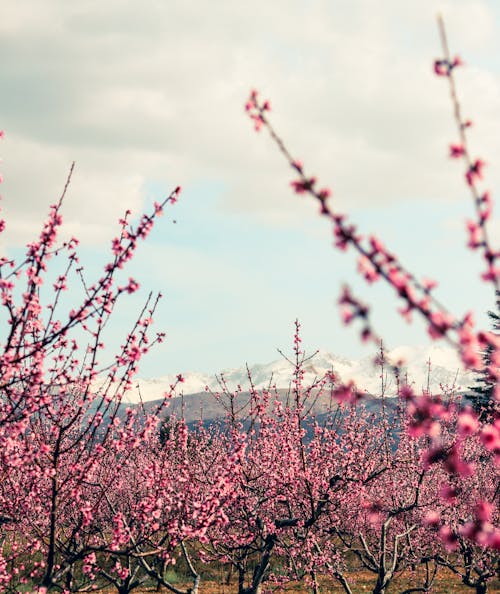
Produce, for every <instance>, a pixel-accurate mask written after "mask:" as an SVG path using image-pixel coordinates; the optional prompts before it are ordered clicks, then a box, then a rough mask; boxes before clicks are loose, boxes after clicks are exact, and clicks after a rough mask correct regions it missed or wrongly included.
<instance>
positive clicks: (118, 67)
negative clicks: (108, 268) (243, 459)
mask: <svg viewBox="0 0 500 594" xmlns="http://www.w3.org/2000/svg"><path fill="white" fill-rule="evenodd" d="M438 10H441V11H442V13H443V15H444V17H445V20H446V23H447V27H448V34H449V38H450V44H451V47H452V51H453V52H454V53H455V52H456V53H460V54H461V55H462V57H463V58H464V60H465V61H466V63H467V67H466V68H464V69H463V70H462V71H461V72H460V73H459V76H458V82H459V87H460V94H461V97H462V102H463V106H464V111H465V113H466V115H467V116H468V117H470V118H471V119H472V120H474V123H475V126H474V129H473V131H472V134H471V142H472V147H473V150H474V151H476V153H477V155H478V156H481V157H483V158H484V159H485V160H486V161H487V163H488V165H489V166H488V169H487V172H486V176H487V181H486V183H487V187H489V188H490V189H491V190H492V191H493V195H495V190H496V189H497V188H498V186H499V182H500V173H499V168H498V167H497V163H496V159H497V158H498V155H499V154H500V146H499V145H500V114H499V105H500V51H499V41H498V39H499V38H500V10H499V8H498V3H497V2H496V1H495V0H491V1H489V2H488V1H481V0H453V1H452V0H450V1H449V2H437V1H434V0H418V1H417V0H408V1H405V2H401V1H400V0H378V1H371V0H325V1H316V0H308V1H305V0H303V1H300V0H286V1H285V0H275V1H272V2H270V1H269V0H268V1H262V0H254V1H253V2H240V1H239V0H227V1H224V0H212V1H211V2H209V3H207V2H200V1H198V2H195V1H190V0H182V1H181V0H179V1H168V0H143V1H142V2H131V1H118V0H107V1H106V2H102V1H98V0H95V1H94V0H83V1H80V2H71V1H68V0H19V1H18V2H16V3H13V2H12V3H8V6H6V7H4V10H3V11H2V18H1V19H0V66H1V67H0V89H1V106H0V116H1V122H0V128H3V129H4V130H5V139H4V140H3V142H2V145H1V150H2V156H3V163H2V173H3V176H4V178H5V181H4V183H3V188H2V195H3V207H4V211H5V213H6V217H7V219H8V223H9V228H8V231H7V233H6V234H5V236H4V237H3V239H2V249H3V250H7V251H9V252H10V253H13V254H15V253H18V250H19V249H20V248H21V247H22V246H23V245H24V244H25V243H26V242H27V241H29V240H30V239H32V238H33V236H34V234H35V233H36V231H37V230H38V229H39V227H40V224H41V221H42V220H43V218H44V216H45V214H46V212H47V209H48V205H49V204H50V203H52V202H53V201H54V200H55V198H56V197H57V196H58V195H59V193H60V191H61V188H62V186H63V184H64V180H65V177H66V174H67V171H68V169H69V166H70V164H71V162H72V161H76V171H75V176H74V179H73V182H72V185H71V189H70V192H69V194H68V197H67V200H66V203H65V207H64V217H65V221H66V225H67V229H68V232H69V233H71V234H75V235H77V236H78V237H79V238H80V239H81V240H82V242H83V251H82V258H83V260H84V262H86V265H87V268H88V271H89V274H90V275H91V274H92V273H94V274H98V270H99V264H100V263H102V262H104V261H105V260H106V258H107V254H108V251H109V245H110V239H111V238H112V237H113V236H114V235H115V234H116V226H115V222H116V220H117V219H118V218H119V216H120V215H121V214H122V213H123V211H124V210H125V209H127V208H131V209H132V210H133V211H134V212H135V213H140V212H141V211H142V209H144V208H148V206H150V205H151V204H152V202H153V201H154V200H158V199H161V198H162V197H163V196H164V195H165V194H168V193H169V192H170V190H171V189H173V188H174V187H175V186H176V185H181V186H182V187H183V193H182V195H181V199H180V201H179V203H178V204H177V205H175V207H173V208H172V209H171V211H169V213H167V214H166V216H164V217H163V218H162V219H160V220H159V221H158V226H157V228H156V230H155V232H154V234H153V236H152V237H151V240H150V241H148V243H147V244H146V245H144V246H142V248H141V250H140V252H139V253H138V256H137V259H136V261H135V263H134V266H133V268H132V269H131V271H130V274H132V275H134V276H135V277H136V278H137V279H138V280H139V281H140V282H141V294H140V295H139V296H138V297H137V298H134V299H131V300H129V302H128V303H127V306H126V307H124V308H122V309H121V310H120V311H119V312H118V316H117V317H118V325H117V327H116V330H115V332H114V334H113V336H112V337H110V344H112V343H113V341H117V340H119V338H118V336H119V334H118V332H119V331H120V330H123V328H124V327H125V325H126V322H127V320H131V319H132V318H133V315H134V312H135V311H136V310H137V308H138V307H139V305H140V300H141V299H143V298H144V297H145V295H146V294H147V291H148V290H149V289H152V290H160V291H162V292H163V293H164V295H165V299H164V300H163V302H162V305H161V308H160V312H159V314H158V316H157V319H156V323H157V327H158V329H164V330H165V331H166V332H167V336H168V339H167V342H166V343H165V345H164V346H162V347H161V348H159V349H158V350H157V351H156V352H155V353H152V354H151V355H150V357H149V358H148V360H147V361H145V362H144V364H143V366H142V370H141V375H144V376H155V375H156V376H158V375H162V374H163V373H167V372H168V373H173V372H180V371H186V370H190V369H196V370H204V371H211V372H215V371H219V370H220V369H222V368H225V367H235V366H240V365H241V364H243V363H245V362H248V363H250V364H252V363H256V362H266V361H269V360H271V359H273V358H275V357H276V347H280V348H283V349H287V348H288V347H289V345H290V344H291V334H292V325H293V321H294V319H295V318H296V317H298V318H299V319H300V320H301V321H302V323H303V326H304V330H303V334H304V342H305V344H306V346H308V347H309V348H310V349H311V350H314V349H315V348H322V349H325V350H328V351H330V352H333V353H336V354H339V355H346V356H363V355H366V354H368V353H369V352H370V351H369V350H367V349H366V347H363V346H362V345H360V344H359V341H358V339H357V335H356V333H355V332H354V331H353V330H352V329H345V328H343V327H342V326H341V324H340V322H339V313H338V308H337V306H336V300H337V298H338V294H339V286H340V284H341V283H342V282H349V283H351V284H353V285H354V287H355V288H356V290H357V292H358V293H361V294H362V296H363V297H364V298H365V300H366V301H367V302H369V303H371V304H372V305H373V306H374V322H375V326H376V328H377V329H378V330H379V332H381V333H384V335H385V336H386V341H387V343H388V344H389V345H390V346H397V345H401V344H424V343H425V342H426V341H427V338H426V334H425V331H424V330H423V329H422V328H421V326H420V325H419V324H415V325H414V327H408V326H407V325H406V324H405V323H404V322H403V321H400V320H399V319H398V317H397V315H395V314H394V310H395V309H396V307H397V306H398V304H397V303H396V302H395V301H394V300H393V299H391V298H390V292H389V291H388V290H386V289H384V288H383V287H378V286H377V287H375V288H371V287H370V288H366V287H365V285H364V284H363V282H362V281H360V280H359V279H357V277H356V274H355V261H354V258H353V257H352V256H350V255H347V256H346V255H344V254H340V253H338V252H335V251H334V250H333V248H332V247H331V244H332V239H331V230H330V229H329V227H328V225H327V224H326V223H325V222H324V221H321V220H320V219H319V217H318V216H317V208H316V205H315V204H313V203H311V202H310V201H308V200H307V198H302V197H298V196H296V195H294V194H293V193H291V191H290V188H289V182H290V179H291V178H292V174H291V172H290V171H289V170H288V169H287V166H286V163H285V162H284V161H283V160H282V158H281V156H280V155H279V153H278V152H277V150H276V148H275V147H274V146H273V145H272V143H271V141H270V140H269V138H268V137H267V136H266V134H262V133H261V134H259V135H257V134H256V133H255V132H253V130H252V127H251V124H250V122H249V121H248V120H247V118H246V116H245V114H244V110H243V105H244V102H245V100H246V97H247V95H248V91H249V89H250V88H253V87H255V88H258V89H259V90H261V92H262V94H263V95H264V96H265V97H268V98H269V99H270V100H271V102H272V105H273V114H272V117H273V122H274V124H275V126H276V128H277V129H278V130H279V132H280V133H281V134H282V136H283V137H284V138H285V139H286V141H287V144H288V146H289V147H290V149H291V151H292V153H293V154H295V155H296V156H297V157H298V158H301V159H302V160H303V161H304V162H305V164H306V168H307V170H308V171H309V172H310V173H313V174H316V175H317V176H318V177H319V179H320V180H321V181H322V183H323V184H324V185H330V186H331V187H332V189H333V191H334V199H335V201H336V204H337V207H338V209H339V210H343V211H346V212H348V213H350V215H351V217H352V219H353V220H354V221H356V222H358V223H359V226H360V229H361V230H362V231H364V232H367V233H371V232H376V233H378V234H379V235H381V236H383V237H384V239H385V242H386V244H387V246H388V247H389V248H390V249H391V250H393V251H396V252H397V253H399V254H400V255H401V257H402V260H403V262H405V263H406V265H407V267H408V268H410V269H411V270H413V271H414V272H415V273H416V274H417V275H418V276H428V277H435V278H436V277H437V278H439V279H440V280H441V286H440V289H439V292H438V293H437V295H438V296H439V297H440V298H441V299H442V300H443V301H445V302H446V303H449V304H450V309H451V310H452V311H453V312H455V313H456V314H457V315H461V314H463V313H464V312H465V311H466V310H468V309H473V310H475V311H477V312H478V314H479V315H478V317H479V319H480V320H483V321H484V317H483V314H482V312H484V311H485V310H486V309H487V308H488V307H491V306H492V299H491V296H490V294H489V292H488V291H487V290H485V289H484V288H482V287H481V286H480V283H479V281H478V275H479V270H480V267H479V264H478V263H477V262H476V260H475V258H474V256H472V255H469V254H468V253H467V250H466V249H465V233H464V232H463V228H464V220H465V218H467V217H468V216H471V214H472V206H471V204H470V197H469V195H468V193H467V190H466V188H465V186H464V184H463V183H462V174H461V167H460V165H458V164H457V163H456V162H451V161H450V160H449V159H447V146H448V144H449V143H450V142H452V141H455V139H456V133H455V131H454V128H453V122H452V116H451V109H450V104H449V99H448V90H447V86H446V84H445V81H443V80H442V79H437V78H436V77H435V76H433V73H432V62H433V60H434V58H435V57H437V56H439V53H440V50H439V41H438V34H437V28H436V22H435V15H436V13H437V12H438ZM170 212H171V214H170ZM172 219H175V220H176V224H174V223H173V222H172ZM498 229H499V226H498V225H496V230H497V231H498ZM498 235H499V233H497V237H498Z"/></svg>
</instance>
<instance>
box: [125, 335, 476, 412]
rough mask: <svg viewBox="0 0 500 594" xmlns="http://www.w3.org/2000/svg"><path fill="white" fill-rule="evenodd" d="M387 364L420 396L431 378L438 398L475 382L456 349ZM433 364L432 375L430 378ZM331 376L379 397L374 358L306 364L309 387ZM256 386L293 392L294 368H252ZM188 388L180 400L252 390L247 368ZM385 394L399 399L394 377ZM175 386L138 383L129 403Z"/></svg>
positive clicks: (406, 351)
mask: <svg viewBox="0 0 500 594" xmlns="http://www.w3.org/2000/svg"><path fill="white" fill-rule="evenodd" d="M386 356H387V359H388V360H389V361H391V362H393V363H397V362H400V361H403V362H404V363H403V366H402V368H401V369H402V372H403V374H406V375H407V380H408V383H410V384H412V385H413V387H414V389H415V390H421V389H423V388H426V387H427V383H428V377H429V386H430V389H431V391H433V392H435V393H436V392H439V391H440V390H441V386H450V387H451V386H453V385H454V386H455V387H456V389H457V390H460V389H465V388H467V387H468V386H469V385H470V384H471V383H472V382H473V377H472V374H471V373H470V372H464V371H463V368H462V366H461V364H460V362H459V360H458V357H457V355H456V353H455V351H453V349H451V348H448V347H442V346H437V345H431V346H428V347H398V348H396V349H393V350H392V351H390V352H389V353H387V355H386ZM429 360H430V372H429V363H428V362H429ZM327 371H333V372H334V373H335V374H336V375H337V376H338V377H339V378H340V379H341V380H342V381H349V380H353V381H354V382H355V383H356V385H357V386H358V388H359V389H361V390H363V391H366V392H367V393H369V394H372V395H374V396H377V395H379V394H380V391H381V379H380V367H378V366H375V365H374V360H373V357H365V358H363V359H346V358H344V357H339V356H337V355H332V354H330V353H327V352H323V351H320V352H318V353H317V354H316V355H315V356H314V357H313V358H312V359H311V360H309V361H307V362H306V364H305V376H304V385H307V384H308V383H310V382H312V381H313V380H314V379H315V378H318V377H321V376H322V375H324V374H325V373H326V372H327ZM249 372H250V374H251V377H252V381H253V384H254V385H255V386H256V387H257V388H264V387H268V386H270V385H271V386H276V387H277V388H288V387H289V385H290V381H291V376H292V372H293V367H292V365H291V364H290V363H289V362H288V361H287V360H286V359H284V358H281V359H278V360H276V361H273V362H271V363H267V364H255V365H252V366H249ZM182 375H183V377H184V382H183V383H181V384H179V385H178V388H177V390H176V393H177V394H179V395H180V394H184V395H185V396H188V395H189V394H196V393H200V392H204V391H205V390H206V388H208V389H209V390H212V391H217V390H219V389H220V383H219V382H220V379H221V378H222V377H223V378H224V381H225V382H226V384H227V386H228V388H229V389H234V388H236V387H237V386H238V385H239V386H241V387H242V389H243V390H246V389H247V388H248V386H249V380H248V375H247V368H246V366H242V367H239V368H237V369H226V370H223V371H221V373H220V374H217V375H213V374H207V373H202V372H197V371H195V372H183V373H182ZM384 379H385V383H386V391H385V394H386V395H388V396H392V395H394V393H395V389H396V381H395V379H394V378H393V377H391V375H390V373H388V374H387V375H386V377H385V378H384ZM175 381H176V376H175V375H165V376H162V377H157V378H151V379H141V378H140V379H138V380H137V381H136V382H135V386H136V387H135V388H134V389H133V390H131V391H129V392H128V393H127V394H126V398H125V400H126V401H128V402H139V400H141V399H142V401H143V402H147V401H150V400H156V399H158V398H162V396H163V394H164V393H165V392H167V391H169V387H170V385H172V384H174V383H175Z"/></svg>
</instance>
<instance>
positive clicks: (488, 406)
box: [468, 292, 500, 420]
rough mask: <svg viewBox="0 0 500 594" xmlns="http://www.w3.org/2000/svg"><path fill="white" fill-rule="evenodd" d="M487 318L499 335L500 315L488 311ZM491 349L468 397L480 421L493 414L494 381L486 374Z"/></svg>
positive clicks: (489, 347)
mask: <svg viewBox="0 0 500 594" xmlns="http://www.w3.org/2000/svg"><path fill="white" fill-rule="evenodd" d="M497 312H500V293H499V292H497ZM488 317H489V318H490V320H491V325H492V330H493V332H494V333H500V313H496V312H494V311H488ZM492 350H493V349H492V347H491V346H488V347H487V348H486V349H485V351H484V352H483V361H484V369H483V370H482V371H480V372H479V373H478V375H477V377H476V382H475V384H474V385H473V386H471V387H470V390H471V392H470V393H469V395H468V398H469V400H470V401H471V403H472V407H473V409H474V410H475V411H476V412H477V413H478V414H479V416H480V418H481V419H483V420H484V419H485V418H486V417H487V416H488V415H489V413H491V412H493V401H492V395H493V389H494V387H495V383H494V380H493V379H492V378H491V377H490V375H489V374H488V371H487V368H488V366H489V365H490V364H491V353H492Z"/></svg>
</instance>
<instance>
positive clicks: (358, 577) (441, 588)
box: [110, 569, 500, 594]
mask: <svg viewBox="0 0 500 594" xmlns="http://www.w3.org/2000/svg"><path fill="white" fill-rule="evenodd" d="M419 577H420V574H419V573H418V572H416V573H415V575H414V576H413V577H410V576H409V575H408V574H406V576H400V577H398V578H396V579H395V580H394V581H393V583H392V584H391V585H390V587H389V588H388V589H387V594H398V593H399V592H401V591H403V590H404V589H405V588H409V587H411V586H416V585H419V584H421V583H422V581H421V580H420V579H419ZM348 581H349V584H350V587H351V589H352V592H353V594H369V593H370V592H372V590H373V587H374V584H375V577H374V574H372V573H370V572H367V571H358V572H356V574H355V575H348ZM175 585H176V586H177V587H180V588H182V587H183V584H182V580H179V582H177V583H176V584H175ZM185 585H186V588H187V587H189V585H190V584H188V583H187V582H186V584H185ZM152 591H154V590H141V591H137V594H145V593H146V592H148V594H151V592H152ZM237 591H238V587H237V584H236V583H231V584H230V585H226V584H225V583H224V578H223V576H222V575H221V579H220V581H214V580H213V578H212V579H211V580H202V581H201V583H200V590H199V594H237ZM263 591H264V592H266V591H267V592H269V591H272V592H276V593H278V592H285V593H288V594H312V588H311V587H310V586H307V585H306V584H305V583H303V582H302V583H294V582H292V583H290V584H287V585H286V586H285V587H283V588H280V589H278V588H276V587H273V586H272V584H269V583H266V584H264V588H263ZM319 592H320V594H345V591H344V589H343V588H342V587H341V586H340V585H339V584H338V583H336V582H335V581H334V580H332V579H329V578H323V577H322V578H320V580H319ZM431 592H432V593H433V594H465V593H468V594H474V593H475V590H474V589H473V588H469V587H467V586H464V585H463V584H462V583H461V582H460V580H459V578H457V577H456V576H454V575H453V574H451V573H450V572H448V571H446V570H444V569H442V570H441V572H440V573H439V574H438V576H437V577H436V579H435V581H434V586H433V588H432V590H431ZM488 593H489V594H499V593H500V582H499V581H498V580H495V581H493V582H491V583H490V584H489V587H488ZM110 594H111V593H110ZM162 594H167V590H165V589H163V590H162Z"/></svg>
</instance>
